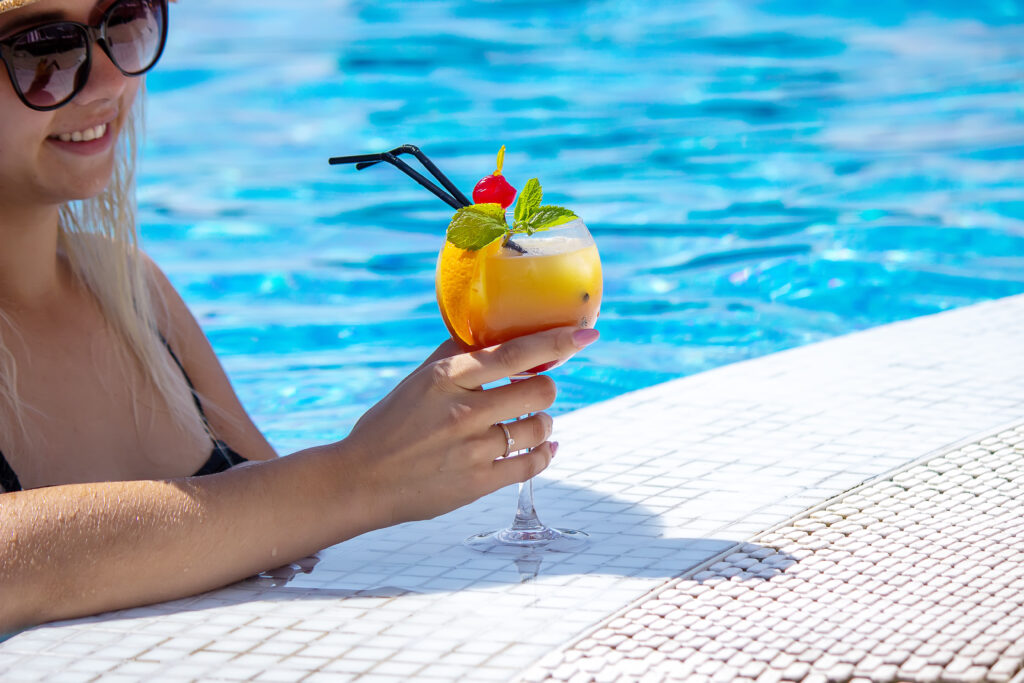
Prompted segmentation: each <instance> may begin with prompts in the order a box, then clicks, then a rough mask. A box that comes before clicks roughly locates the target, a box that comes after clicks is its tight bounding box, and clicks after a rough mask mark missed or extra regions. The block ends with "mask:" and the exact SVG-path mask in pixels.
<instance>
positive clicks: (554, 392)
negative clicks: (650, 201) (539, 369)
mask: <svg viewBox="0 0 1024 683" xmlns="http://www.w3.org/2000/svg"><path fill="white" fill-rule="evenodd" d="M557 396H558V387H557V386H555V381H554V380H553V379H551V378H550V377H548V376H546V375H538V376H536V377H531V378H530V379H527V380H523V381H520V382H514V383H512V384H506V385H503V386H499V387H493V388H491V389H488V390H487V391H483V392H478V393H477V394H474V395H473V396H471V397H468V398H467V399H466V400H467V401H468V402H470V403H471V404H472V405H473V406H475V407H476V408H477V409H478V410H479V417H480V419H482V420H484V422H483V424H484V425H489V424H494V423H495V422H504V421H505V420H512V419H515V418H517V417H519V416H521V415H526V414H527V413H536V412H538V411H541V410H547V409H548V408H550V407H551V404H553V403H554V402H555V398H556V397H557Z"/></svg>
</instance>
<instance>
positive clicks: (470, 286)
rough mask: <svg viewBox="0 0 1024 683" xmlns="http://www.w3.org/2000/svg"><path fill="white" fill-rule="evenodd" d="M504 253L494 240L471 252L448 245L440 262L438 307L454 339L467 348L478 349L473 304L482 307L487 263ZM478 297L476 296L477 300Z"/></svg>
mask: <svg viewBox="0 0 1024 683" xmlns="http://www.w3.org/2000/svg"><path fill="white" fill-rule="evenodd" d="M499 249H501V240H500V239H498V240H495V241H493V242H491V243H490V244H488V245H487V246H486V247H483V248H482V249H477V250H474V251H469V250H466V249H460V248H458V247H456V246H455V245H453V244H452V243H451V242H448V241H445V243H444V247H443V248H442V249H441V255H440V256H439V257H438V261H437V279H436V282H435V284H436V287H437V303H438V306H439V307H440V308H441V317H442V318H443V319H444V322H445V325H447V326H448V331H449V332H451V335H452V338H453V339H454V340H455V341H457V342H461V343H462V344H463V345H464V346H465V347H467V348H473V347H476V346H478V345H479V344H478V343H477V340H475V339H474V337H473V329H472V326H471V324H470V319H471V317H472V316H473V315H474V311H473V305H472V304H473V301H474V299H476V300H477V301H478V303H479V291H478V290H479V289H480V282H481V278H482V269H483V265H484V261H485V260H486V259H487V257H488V256H492V255H494V254H496V253H497V252H498V250H499ZM474 293H476V296H474Z"/></svg>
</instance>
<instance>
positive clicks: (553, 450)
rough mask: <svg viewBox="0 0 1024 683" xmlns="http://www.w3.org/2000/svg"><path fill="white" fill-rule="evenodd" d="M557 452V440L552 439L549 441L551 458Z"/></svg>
mask: <svg viewBox="0 0 1024 683" xmlns="http://www.w3.org/2000/svg"><path fill="white" fill-rule="evenodd" d="M557 454H558V442H557V441H552V442H551V457H552V458H553V457H555V456H556V455H557Z"/></svg>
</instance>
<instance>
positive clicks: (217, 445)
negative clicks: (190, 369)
mask: <svg viewBox="0 0 1024 683" xmlns="http://www.w3.org/2000/svg"><path fill="white" fill-rule="evenodd" d="M157 334H158V335H159V336H160V341H161V342H162V343H163V345H164V348H165V349H167V353H169V354H171V358H172V359H173V360H174V364H175V365H177V366H178V369H179V370H181V375H182V377H184V378H185V383H186V384H188V389H189V391H191V392H192V401H193V402H194V403H195V404H196V410H198V411H199V418H200V419H201V420H202V421H203V429H205V430H206V435H207V436H208V437H210V441H212V442H213V448H214V450H216V451H217V452H218V453H220V454H221V455H222V456H224V457H228V454H227V453H226V452H225V445H224V442H222V441H221V440H220V439H217V438H215V437H214V436H213V429H212V428H211V427H210V421H209V420H207V419H206V412H205V411H204V410H203V403H202V401H200V400H199V393H198V392H197V391H196V387H195V385H194V384H192V378H191V377H189V376H188V373H187V372H185V366H184V365H182V364H181V361H180V360H179V359H178V355H177V354H176V353H174V349H172V348H171V345H170V343H169V342H168V341H167V338H166V337H164V335H163V333H162V332H160V331H157Z"/></svg>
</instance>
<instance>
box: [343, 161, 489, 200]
mask: <svg viewBox="0 0 1024 683" xmlns="http://www.w3.org/2000/svg"><path fill="white" fill-rule="evenodd" d="M406 148H409V149H406ZM413 150H415V151H413ZM396 151H398V153H403V152H409V153H411V154H416V152H419V149H418V148H416V147H414V146H413V145H403V146H402V147H400V148H396ZM416 156H417V158H419V159H420V160H421V161H423V159H425V158H426V155H424V154H423V153H422V152H419V154H416ZM381 161H386V162H387V163H389V164H391V165H392V166H394V167H395V168H397V169H398V170H400V171H402V172H403V173H405V174H406V175H407V176H409V177H410V178H412V179H413V180H415V181H416V182H417V183H419V184H420V185H422V186H423V187H424V188H426V189H427V190H428V191H430V192H431V193H432V194H433V195H435V196H436V197H437V198H438V199H440V200H441V201H443V202H444V203H445V204H447V205H448V206H450V207H452V208H453V209H461V208H463V207H465V206H469V205H470V202H469V200H467V199H466V197H465V195H463V194H462V193H461V192H459V190H458V188H456V187H455V186H454V184H452V182H451V181H450V180H448V178H447V177H445V176H444V174H443V173H441V171H440V170H439V169H438V168H437V166H434V164H433V163H429V162H430V160H429V159H427V160H426V162H427V163H424V164H423V165H424V166H425V167H426V168H427V170H429V171H430V172H431V173H433V174H434V176H435V177H437V178H438V180H440V181H441V182H442V184H444V185H445V187H447V188H448V189H451V190H454V193H453V194H455V195H456V196H455V197H453V196H452V195H449V194H447V193H446V192H445V191H444V190H442V189H441V188H439V187H438V186H437V185H435V184H434V183H432V182H431V181H430V180H428V179H427V178H426V177H424V176H423V174H421V173H419V172H418V171H416V170H415V169H414V168H412V167H411V166H409V164H407V163H405V162H404V161H402V160H401V159H399V158H398V157H397V155H396V154H395V153H393V152H383V153H381V154H353V155H350V156H343V157H332V158H331V159H329V160H328V163H330V164H331V165H332V166H333V165H336V164H356V168H360V167H361V168H366V167H367V166H369V165H373V164H376V163H379V162H381ZM362 164H366V165H364V166H360V165H362Z"/></svg>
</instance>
